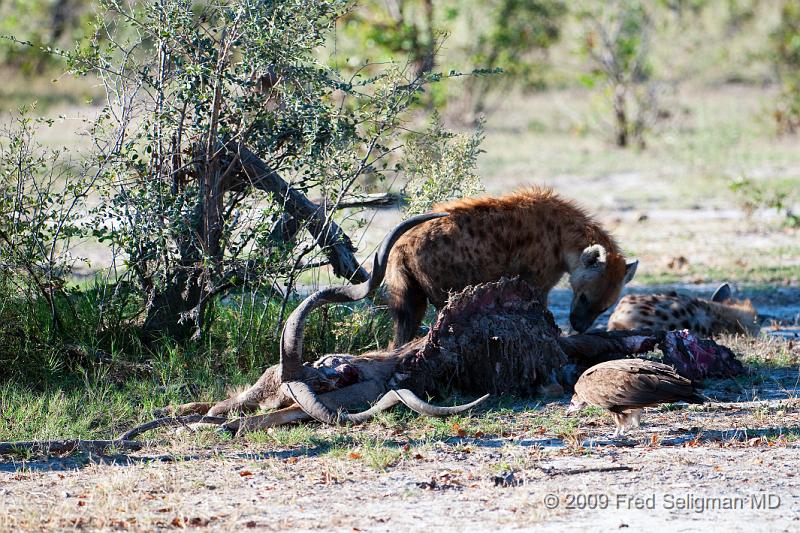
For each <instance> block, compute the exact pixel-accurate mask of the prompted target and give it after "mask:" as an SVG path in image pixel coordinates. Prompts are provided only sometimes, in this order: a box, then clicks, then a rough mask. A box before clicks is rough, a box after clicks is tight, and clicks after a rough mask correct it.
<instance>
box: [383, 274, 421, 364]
mask: <svg viewBox="0 0 800 533" xmlns="http://www.w3.org/2000/svg"><path fill="white" fill-rule="evenodd" d="M393 278H394V279H393V280H392V283H391V285H390V286H389V310H390V311H391V313H392V318H393V319H394V340H392V343H391V345H390V346H389V347H390V348H397V347H398V346H402V345H403V344H405V343H407V342H409V341H410V340H412V339H413V338H414V336H415V335H416V334H417V330H418V329H419V326H420V324H422V319H423V318H425V311H426V310H427V308H428V298H427V296H426V295H425V292H424V291H423V290H422V287H420V285H419V283H418V282H417V280H415V279H414V278H413V277H411V276H409V275H408V274H407V273H406V272H395V273H394V276H393Z"/></svg>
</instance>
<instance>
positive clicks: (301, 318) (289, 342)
mask: <svg viewBox="0 0 800 533" xmlns="http://www.w3.org/2000/svg"><path fill="white" fill-rule="evenodd" d="M444 216H447V213H426V214H424V215H417V216H415V217H411V218H409V219H408V220H405V221H403V222H401V223H400V224H399V225H397V226H396V227H395V228H394V229H393V230H392V231H391V232H389V234H388V235H387V236H386V237H385V238H384V239H383V242H382V243H381V246H380V248H379V249H378V252H377V253H376V254H375V260H374V262H373V267H372V272H371V273H370V276H369V279H367V281H365V282H363V283H359V284H357V285H346V286H343V287H328V288H326V289H322V290H319V291H317V292H315V293H314V294H312V295H311V296H309V297H308V298H306V299H305V300H303V302H302V303H301V304H300V305H299V306H297V308H296V309H295V310H294V311H293V312H292V314H291V315H289V318H288V319H286V324H285V325H284V327H283V333H282V334H281V347H280V357H281V358H280V367H281V376H280V377H281V381H282V382H289V381H299V380H302V378H303V326H304V325H305V323H306V320H307V319H308V315H309V313H311V311H313V310H314V309H316V308H318V307H320V306H322V305H325V304H327V303H336V302H355V301H357V300H360V299H362V298H364V297H365V296H367V295H368V294H369V293H370V292H372V291H373V290H375V289H376V288H377V287H378V286H379V285H380V284H381V282H382V281H383V276H384V274H385V273H386V264H387V262H388V259H389V252H390V251H391V249H392V246H393V245H394V243H395V242H397V239H399V238H400V236H401V235H403V233H405V232H406V231H408V230H410V229H411V228H413V227H414V226H417V225H419V224H422V223H423V222H427V221H428V220H432V219H434V218H440V217H444ZM309 414H310V413H309ZM312 416H313V415H312Z"/></svg>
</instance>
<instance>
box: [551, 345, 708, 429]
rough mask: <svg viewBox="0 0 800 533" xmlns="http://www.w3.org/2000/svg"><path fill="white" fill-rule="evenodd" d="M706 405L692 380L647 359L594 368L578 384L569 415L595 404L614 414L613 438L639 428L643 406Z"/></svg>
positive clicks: (607, 363)
mask: <svg viewBox="0 0 800 533" xmlns="http://www.w3.org/2000/svg"><path fill="white" fill-rule="evenodd" d="M680 401H683V402H687V403H703V397H702V396H701V395H700V394H699V393H698V392H697V391H696V390H695V388H694V385H693V383H692V381H691V380H689V379H687V378H685V377H683V376H681V375H680V374H678V373H677V372H675V370H674V369H673V368H672V367H671V366H668V365H665V364H662V363H656V362H654V361H648V360H646V359H615V360H613V361H606V362H604V363H600V364H597V365H594V366H593V367H591V368H589V369H588V370H587V371H586V372H584V373H583V374H582V375H581V377H580V378H579V379H578V382H577V383H576V384H575V394H574V395H573V397H572V401H571V402H570V405H569V409H567V412H568V413H574V412H576V411H579V410H581V409H583V408H584V407H586V406H587V405H593V406H595V407H602V408H603V409H607V410H608V411H610V412H611V414H613V415H614V423H615V424H616V426H617V430H616V432H615V433H614V437H619V436H622V435H624V434H625V430H626V429H627V428H628V427H639V417H640V416H641V414H642V409H643V408H644V407H650V406H653V405H658V404H661V403H671V402H680Z"/></svg>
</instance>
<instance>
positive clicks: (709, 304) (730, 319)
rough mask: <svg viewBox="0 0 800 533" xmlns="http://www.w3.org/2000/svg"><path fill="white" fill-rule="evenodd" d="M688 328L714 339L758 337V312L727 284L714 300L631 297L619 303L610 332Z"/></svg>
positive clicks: (630, 295)
mask: <svg viewBox="0 0 800 533" xmlns="http://www.w3.org/2000/svg"><path fill="white" fill-rule="evenodd" d="M637 328H643V329H650V330H653V331H672V330H676V329H688V330H689V331H691V332H692V333H694V334H696V335H702V336H705V337H713V336H716V335H720V334H722V333H742V334H749V335H756V334H758V330H759V326H758V324H757V322H756V310H755V309H754V308H753V306H752V304H750V301H749V300H734V299H733V298H732V295H731V288H730V286H729V285H728V284H727V283H723V284H722V285H720V286H719V288H718V289H717V291H716V292H715V293H714V295H713V296H712V297H711V300H704V299H701V298H693V297H691V296H682V295H679V294H677V293H675V292H670V293H667V294H629V295H627V296H625V297H624V298H623V299H622V300H620V302H619V305H617V307H616V309H614V313H613V314H612V315H611V318H609V319H608V329H637Z"/></svg>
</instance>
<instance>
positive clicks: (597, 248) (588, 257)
mask: <svg viewBox="0 0 800 533" xmlns="http://www.w3.org/2000/svg"><path fill="white" fill-rule="evenodd" d="M605 262H606V249H605V248H603V246H602V245H600V244H593V245H592V246H588V247H586V248H584V250H583V252H581V264H582V265H583V266H584V267H585V268H595V267H597V266H599V265H600V264H601V263H605Z"/></svg>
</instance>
